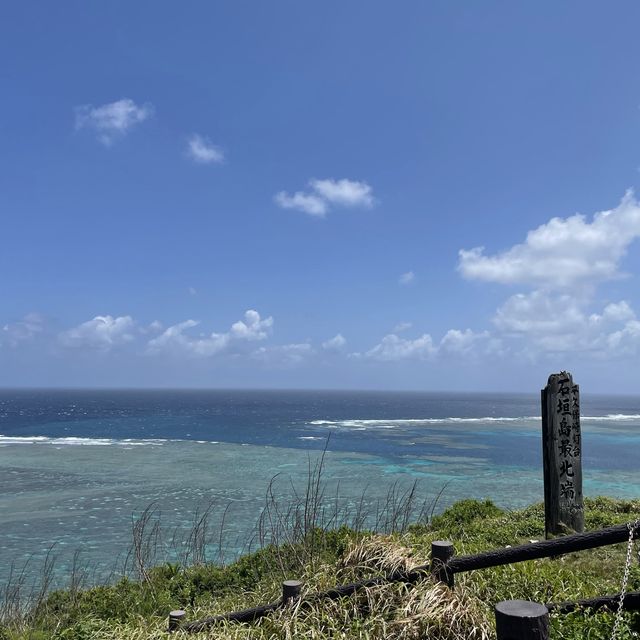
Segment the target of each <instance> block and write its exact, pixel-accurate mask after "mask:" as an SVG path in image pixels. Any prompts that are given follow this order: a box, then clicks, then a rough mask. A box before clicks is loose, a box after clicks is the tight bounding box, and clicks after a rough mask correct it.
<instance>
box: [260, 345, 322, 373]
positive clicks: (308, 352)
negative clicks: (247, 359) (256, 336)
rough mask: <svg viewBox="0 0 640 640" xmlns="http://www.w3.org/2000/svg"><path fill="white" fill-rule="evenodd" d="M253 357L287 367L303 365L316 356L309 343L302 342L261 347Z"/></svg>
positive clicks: (270, 363)
mask: <svg viewBox="0 0 640 640" xmlns="http://www.w3.org/2000/svg"><path fill="white" fill-rule="evenodd" d="M251 355H252V357H254V358H256V359H257V360H261V361H262V362H264V363H266V364H269V365H276V366H285V367H287V366H295V365H299V364H302V363H303V362H305V361H306V360H308V359H309V358H310V357H311V356H313V355H315V349H314V348H313V347H312V346H311V345H310V344H309V343H308V342H302V343H297V344H295V343H294V344H282V345H275V346H272V347H260V348H259V349H256V350H255V351H254V352H253V353H252V354H251Z"/></svg>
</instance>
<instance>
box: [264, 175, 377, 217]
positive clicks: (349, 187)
mask: <svg viewBox="0 0 640 640" xmlns="http://www.w3.org/2000/svg"><path fill="white" fill-rule="evenodd" d="M309 187H310V188H311V189H310V191H296V192H295V193H294V194H293V195H290V194H289V193H288V192H286V191H280V192H278V193H277V194H276V195H275V198H274V200H275V202H276V204H278V205H279V206H280V207H282V208H283V209H295V210H297V211H302V212H303V213H306V214H308V215H311V216H315V217H318V218H323V217H324V216H325V215H326V214H327V212H328V211H329V210H330V209H331V208H332V207H333V206H337V207H346V208H353V207H361V208H365V209H368V208H370V207H372V206H373V205H374V202H375V201H374V198H373V191H372V188H371V186H370V185H368V184H367V183H366V182H358V181H356V180H348V179H346V178H343V179H341V180H334V179H333V178H327V179H324V180H316V179H312V180H309Z"/></svg>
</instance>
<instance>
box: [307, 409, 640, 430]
mask: <svg viewBox="0 0 640 640" xmlns="http://www.w3.org/2000/svg"><path fill="white" fill-rule="evenodd" d="M541 420H542V418H541V416H518V417H506V416H500V417H496V416H484V417H481V418H459V417H453V416H450V417H447V418H402V419H399V420H312V421H311V422H309V424H310V425H313V426H320V427H346V428H353V429H357V430H363V429H371V428H374V429H393V428H395V427H403V426H420V425H438V424H442V425H445V424H481V423H485V424H486V423H489V424H492V423H493V424H511V423H521V424H526V423H531V422H534V423H535V422H538V423H539V422H540V421H541ZM581 420H582V422H632V421H638V420H640V414H636V413H609V414H607V415H604V416H581Z"/></svg>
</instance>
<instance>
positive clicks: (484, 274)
mask: <svg viewBox="0 0 640 640" xmlns="http://www.w3.org/2000/svg"><path fill="white" fill-rule="evenodd" d="M638 237H640V205H639V204H638V201H637V200H636V199H635V197H634V194H633V192H632V191H628V192H627V193H626V194H625V196H624V198H623V199H622V201H621V202H620V204H619V205H618V206H617V207H616V208H615V209H611V210H609V211H601V212H599V213H596V214H595V215H594V216H593V218H592V219H591V220H588V219H587V218H586V217H585V216H583V215H580V214H576V215H573V216H570V217H568V218H552V219H551V220H549V222H547V223H545V224H543V225H540V226H539V227H538V228H537V229H534V230H533V231H530V232H529V233H528V234H527V237H526V240H525V242H523V243H522V244H517V245H515V246H513V247H511V248H510V249H508V250H506V251H504V252H502V253H498V254H495V255H485V252H484V248H483V247H476V248H474V249H469V250H465V249H462V250H460V252H459V256H460V262H459V265H458V269H459V271H460V273H461V274H462V275H463V276H464V277H465V278H468V279H473V280H483V281H486V282H498V283H502V284H528V285H532V286H535V287H538V288H545V289H554V290H558V289H566V288H569V287H572V286H573V285H576V284H593V283H595V282H601V281H604V280H610V279H612V278H615V277H618V276H620V275H621V274H620V272H619V264H620V261H621V259H622V258H623V257H624V256H625V254H626V252H627V249H628V247H629V245H630V244H631V243H632V242H633V241H634V240H635V239H636V238H638Z"/></svg>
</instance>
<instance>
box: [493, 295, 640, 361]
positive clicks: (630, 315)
mask: <svg viewBox="0 0 640 640" xmlns="http://www.w3.org/2000/svg"><path fill="white" fill-rule="evenodd" d="M589 306H591V302H590V300H589V298H584V299H579V298H575V297H572V296H571V295H568V294H554V293H549V292H545V291H534V292H532V293H530V294H526V295H525V294H516V295H514V296H511V297H510V298H509V299H508V300H507V301H506V302H505V303H504V304H503V305H502V306H501V307H500V308H499V309H498V311H497V312H496V315H495V317H494V323H495V325H496V327H497V328H498V329H499V330H500V331H502V332H503V334H504V335H505V337H509V338H511V339H513V338H516V339H517V338H519V339H522V340H523V341H524V344H525V347H526V348H527V349H528V351H529V353H530V354H531V355H535V354H536V353H566V352H570V351H571V352H574V353H583V354H585V353H590V354H592V355H597V356H599V357H613V356H620V355H625V354H631V353H635V352H636V351H637V349H638V346H640V341H639V340H638V338H640V334H639V333H638V328H639V327H640V324H639V323H638V320H637V318H636V314H635V312H634V311H633V309H632V308H631V306H630V305H629V303H628V302H627V301H625V300H623V301H621V302H616V303H609V304H607V305H606V306H605V307H604V309H603V310H602V311H601V312H600V313H588V311H587V309H588V307H589Z"/></svg>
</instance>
